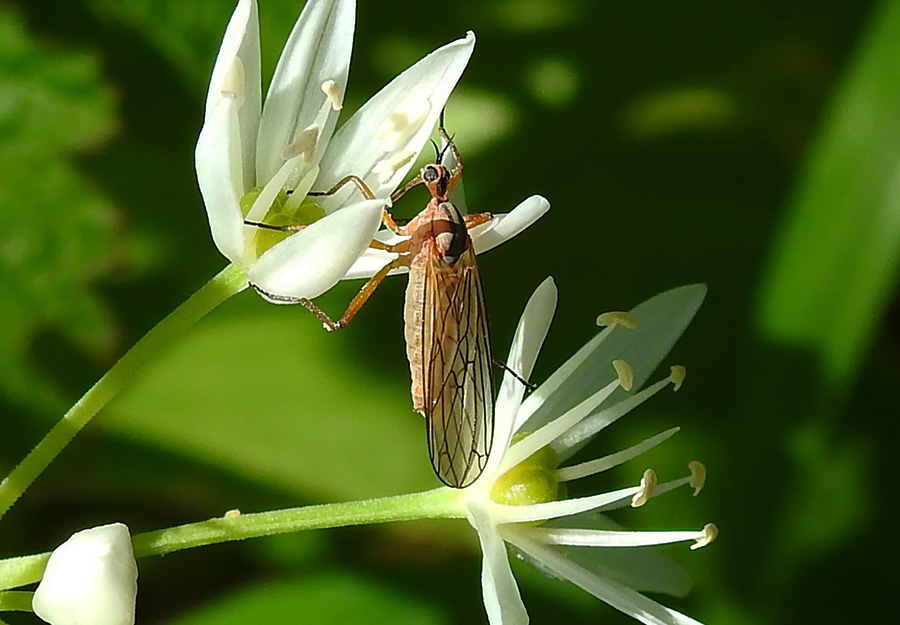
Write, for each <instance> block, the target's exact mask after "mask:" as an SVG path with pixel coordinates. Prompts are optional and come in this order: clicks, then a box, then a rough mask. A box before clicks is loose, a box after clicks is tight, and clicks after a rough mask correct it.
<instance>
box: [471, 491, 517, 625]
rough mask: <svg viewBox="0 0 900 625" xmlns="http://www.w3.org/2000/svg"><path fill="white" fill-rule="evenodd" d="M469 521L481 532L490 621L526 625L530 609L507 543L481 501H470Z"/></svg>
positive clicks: (483, 580) (483, 585) (496, 624)
mask: <svg viewBox="0 0 900 625" xmlns="http://www.w3.org/2000/svg"><path fill="white" fill-rule="evenodd" d="M469 523H471V524H472V527H474V528H475V531H476V532H478V540H479V542H480V543H481V551H482V553H483V554H484V560H483V561H482V567H481V588H482V592H483V594H484V608H485V610H486V611H487V614H488V621H489V622H490V624H491V625H526V624H527V623H528V612H526V611H525V604H524V603H522V597H521V595H520V594H519V587H518V586H517V585H516V578H515V577H513V574H512V569H511V568H510V567H509V555H508V554H507V553H506V545H505V544H503V539H502V538H500V535H499V534H498V533H497V530H496V529H495V528H494V526H493V524H492V523H491V517H490V515H489V514H488V512H487V511H486V510H485V509H484V508H482V507H481V506H480V505H479V504H477V503H474V502H472V503H470V504H469Z"/></svg>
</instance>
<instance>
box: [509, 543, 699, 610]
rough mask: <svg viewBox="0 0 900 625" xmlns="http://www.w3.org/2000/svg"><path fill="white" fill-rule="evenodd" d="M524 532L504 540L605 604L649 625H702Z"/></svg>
mask: <svg viewBox="0 0 900 625" xmlns="http://www.w3.org/2000/svg"><path fill="white" fill-rule="evenodd" d="M521 529H524V528H510V530H509V531H507V530H506V529H504V531H503V536H504V538H506V539H507V540H508V541H509V542H511V543H512V544H514V545H515V546H516V547H518V548H519V549H521V550H522V551H524V552H525V553H526V554H528V555H529V556H530V557H532V558H534V559H535V560H537V561H538V562H540V563H541V564H542V565H543V566H545V567H547V568H548V569H550V570H551V571H553V572H554V573H556V574H557V575H560V576H562V577H565V578H566V579H568V580H569V581H570V582H572V583H573V584H576V585H577V586H580V587H581V588H583V589H584V590H586V591H587V592H589V593H591V594H592V595H594V596H595V597H597V598H598V599H600V600H601V601H605V602H606V603H608V604H609V605H611V606H612V607H614V608H616V609H617V610H619V611H621V612H624V613H625V614H627V615H629V616H631V617H633V618H636V619H637V620H639V621H641V622H642V623H646V624H647V625H701V623H700V622H699V621H695V620H694V619H692V618H690V617H688V616H685V615H684V614H681V613H680V612H676V611H675V610H671V609H669V608H667V607H665V606H664V605H661V604H659V603H657V602H655V601H653V600H652V599H649V598H647V597H645V596H643V595H642V594H640V593H638V592H636V591H634V590H632V589H631V588H628V587H626V586H623V585H622V584H619V583H617V582H614V581H612V580H610V579H606V578H603V577H600V576H599V575H595V574H594V573H592V572H590V571H588V570H587V569H585V568H582V567H580V566H578V565H577V564H575V563H574V562H572V561H571V560H568V559H567V558H566V557H565V556H564V555H562V554H561V553H560V552H558V551H557V550H555V549H553V548H550V547H547V546H544V545H541V544H539V543H537V542H535V541H532V540H529V538H528V537H527V533H526V532H524V531H520V530H521Z"/></svg>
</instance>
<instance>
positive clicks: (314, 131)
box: [281, 124, 321, 163]
mask: <svg viewBox="0 0 900 625" xmlns="http://www.w3.org/2000/svg"><path fill="white" fill-rule="evenodd" d="M319 130H321V129H320V128H319V127H318V126H317V125H316V124H312V125H310V126H307V127H306V129H304V130H303V132H301V133H300V134H299V135H297V136H296V137H295V138H294V140H293V141H292V142H291V144H290V145H288V146H287V147H286V148H285V149H284V151H283V152H282V153H281V158H283V159H284V160H286V161H289V160H291V159H292V158H294V157H297V156H300V155H302V156H303V160H304V161H306V162H307V163H308V162H310V161H311V160H312V159H313V156H314V155H315V153H316V144H317V143H318V142H319Z"/></svg>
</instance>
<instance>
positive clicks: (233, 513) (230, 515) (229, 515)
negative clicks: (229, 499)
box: [225, 508, 241, 519]
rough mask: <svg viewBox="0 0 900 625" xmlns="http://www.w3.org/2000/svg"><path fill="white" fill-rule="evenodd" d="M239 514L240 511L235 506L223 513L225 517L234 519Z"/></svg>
mask: <svg viewBox="0 0 900 625" xmlns="http://www.w3.org/2000/svg"><path fill="white" fill-rule="evenodd" d="M239 516H241V511H240V510H238V509H237V508H234V509H233V510H229V511H228V512H226V513H225V518H226V519H236V518H238V517H239Z"/></svg>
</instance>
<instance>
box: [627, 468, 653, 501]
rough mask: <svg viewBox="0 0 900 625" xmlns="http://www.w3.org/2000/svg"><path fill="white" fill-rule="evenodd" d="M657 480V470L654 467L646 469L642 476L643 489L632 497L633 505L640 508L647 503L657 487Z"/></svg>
mask: <svg viewBox="0 0 900 625" xmlns="http://www.w3.org/2000/svg"><path fill="white" fill-rule="evenodd" d="M657 482H658V479H657V477H656V472H655V471H654V470H653V469H647V470H646V471H644V475H643V476H642V477H641V489H640V490H639V491H638V492H637V493H635V494H634V497H632V498H631V507H632V508H640V507H641V506H643V505H644V504H645V503H647V502H648V501H649V500H650V497H652V496H653V489H655V488H656V484H657Z"/></svg>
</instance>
